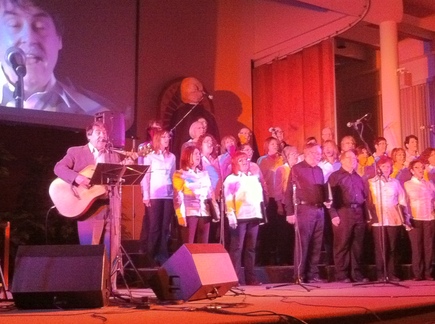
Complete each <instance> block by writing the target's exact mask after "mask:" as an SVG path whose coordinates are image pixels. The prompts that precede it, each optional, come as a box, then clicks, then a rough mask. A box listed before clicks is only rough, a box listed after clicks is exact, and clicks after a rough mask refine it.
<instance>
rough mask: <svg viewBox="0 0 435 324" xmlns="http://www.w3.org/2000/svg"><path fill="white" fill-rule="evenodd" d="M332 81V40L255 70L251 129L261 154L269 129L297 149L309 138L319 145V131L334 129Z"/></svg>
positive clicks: (333, 91) (333, 76)
mask: <svg viewBox="0 0 435 324" xmlns="http://www.w3.org/2000/svg"><path fill="white" fill-rule="evenodd" d="M334 80H335V74H334V47H333V40H332V39H331V40H326V41H323V42H322V43H320V44H318V45H315V46H312V47H310V48H307V49H304V50H302V51H301V52H298V53H296V54H293V55H289V56H287V57H286V58H284V59H281V60H276V61H273V62H272V63H270V64H264V65H261V66H259V67H256V68H254V70H253V125H254V127H253V130H254V133H255V136H256V138H257V141H258V147H259V148H260V154H263V152H262V148H263V142H264V140H265V139H266V138H267V137H269V136H271V134H270V133H269V131H268V129H269V128H270V127H272V126H278V127H281V128H282V129H283V131H284V133H285V140H286V142H287V143H288V144H290V145H294V146H296V147H297V148H298V149H299V150H302V148H303V145H304V143H305V139H306V138H307V137H309V136H315V137H316V138H317V140H318V141H319V142H320V135H321V130H322V128H324V127H331V128H332V129H335V86H334V85H335V81H334Z"/></svg>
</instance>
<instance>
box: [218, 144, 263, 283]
mask: <svg viewBox="0 0 435 324" xmlns="http://www.w3.org/2000/svg"><path fill="white" fill-rule="evenodd" d="M231 165H232V173H231V174H230V175H229V176H228V177H227V178H226V179H225V181H224V193H225V204H226V215H227V218H228V222H229V226H230V235H231V243H230V251H229V252H230V257H231V261H232V262H233V265H234V268H235V270H236V273H237V276H238V277H239V280H240V278H242V275H243V273H242V257H243V264H244V274H245V282H246V284H247V285H258V284H259V282H258V281H257V279H256V276H255V273H254V265H255V247H256V243H257V235H258V228H259V224H260V223H261V222H262V221H263V215H262V212H261V203H262V202H263V190H262V186H261V183H260V181H259V178H258V177H257V176H255V175H251V174H250V172H249V161H248V156H247V155H246V154H245V153H243V152H240V151H238V152H236V153H235V154H234V156H233V158H232V161H231Z"/></svg>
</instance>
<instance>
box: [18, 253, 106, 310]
mask: <svg viewBox="0 0 435 324" xmlns="http://www.w3.org/2000/svg"><path fill="white" fill-rule="evenodd" d="M108 271H109V269H108V265H107V260H106V255H105V249H104V245H44V246H20V247H19V249H18V252H17V257H16V262H15V274H14V277H13V280H12V285H11V292H12V296H13V298H14V301H15V304H16V306H17V307H18V308H26V309H32V308H95V307H102V306H104V305H106V304H107V301H108V296H109V283H108V281H109V280H108V276H109V274H108Z"/></svg>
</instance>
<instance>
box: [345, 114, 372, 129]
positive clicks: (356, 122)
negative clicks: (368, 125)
mask: <svg viewBox="0 0 435 324" xmlns="http://www.w3.org/2000/svg"><path fill="white" fill-rule="evenodd" d="M369 115H370V114H368V113H367V114H365V115H364V116H362V117H361V118H359V119H357V120H355V121H354V122H348V123H347V124H346V126H347V127H355V126H357V125H359V124H361V123H362V121H363V120H364V119H366V118H367V117H368V116H369Z"/></svg>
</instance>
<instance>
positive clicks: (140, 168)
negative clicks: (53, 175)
mask: <svg viewBox="0 0 435 324" xmlns="http://www.w3.org/2000/svg"><path fill="white" fill-rule="evenodd" d="M148 168H149V165H122V164H113V163H98V164H97V166H96V168H95V172H94V174H93V176H92V178H91V181H90V185H109V186H110V193H111V194H110V195H109V200H110V214H111V226H110V249H109V250H110V265H111V269H110V275H111V276H112V275H114V276H115V277H114V278H113V281H112V291H115V290H116V280H117V275H118V273H120V274H121V276H122V279H123V281H124V284H125V286H126V288H127V290H128V291H129V293H130V297H131V292H130V289H129V286H128V284H127V282H126V280H125V277H124V275H123V273H122V268H123V267H122V257H121V255H120V254H121V253H122V254H124V255H125V256H126V257H127V260H128V263H130V264H131V266H132V268H133V269H134V271H135V272H136V274H137V276H138V278H139V279H140V280H141V281H142V284H143V285H145V283H144V282H143V279H142V277H141V276H140V274H139V271H138V270H137V268H136V267H135V265H134V264H133V261H132V260H131V258H130V256H129V255H128V254H127V252H126V251H125V249H124V248H123V246H122V245H121V233H120V232H121V222H120V220H121V204H120V201H121V194H122V186H134V185H139V184H140V182H141V181H142V179H143V177H144V175H145V173H146V172H147V170H148Z"/></svg>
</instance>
